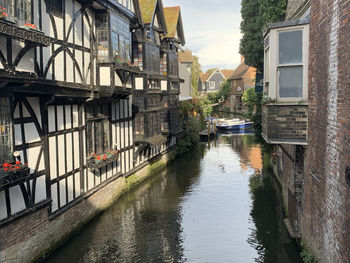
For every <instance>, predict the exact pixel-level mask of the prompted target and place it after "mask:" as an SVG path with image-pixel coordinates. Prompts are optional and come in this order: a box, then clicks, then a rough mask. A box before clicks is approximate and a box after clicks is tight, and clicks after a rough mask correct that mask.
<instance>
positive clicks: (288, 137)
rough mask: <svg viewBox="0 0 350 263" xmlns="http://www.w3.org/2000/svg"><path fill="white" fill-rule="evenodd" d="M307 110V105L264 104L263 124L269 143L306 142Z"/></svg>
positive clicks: (265, 136)
mask: <svg viewBox="0 0 350 263" xmlns="http://www.w3.org/2000/svg"><path fill="white" fill-rule="evenodd" d="M307 112H308V106H307V105H298V104H295V105H291V104H288V105H286V104H266V105H263V107H262V126H263V136H264V138H265V139H266V140H267V142H268V143H301V144H302V143H305V144H306V142H307Z"/></svg>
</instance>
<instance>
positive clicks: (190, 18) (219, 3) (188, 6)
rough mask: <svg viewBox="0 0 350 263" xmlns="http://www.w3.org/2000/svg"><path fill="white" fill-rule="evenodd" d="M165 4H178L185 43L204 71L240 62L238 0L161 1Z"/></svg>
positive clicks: (232, 65)
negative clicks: (197, 58)
mask: <svg viewBox="0 0 350 263" xmlns="http://www.w3.org/2000/svg"><path fill="white" fill-rule="evenodd" d="M163 2H164V6H173V5H179V6H180V7H181V13H182V19H183V24H184V31H185V38H186V46H187V47H188V48H190V49H191V50H192V51H193V53H194V54H195V55H197V56H198V57H199V61H200V63H201V65H202V68H203V70H206V69H208V68H210V67H220V68H235V67H236V66H237V65H238V64H239V62H240V55H239V41H240V38H241V33H240V29H239V26H240V21H241V17H240V0H192V1H188V0H163Z"/></svg>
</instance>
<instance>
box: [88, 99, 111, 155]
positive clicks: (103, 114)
mask: <svg viewBox="0 0 350 263" xmlns="http://www.w3.org/2000/svg"><path fill="white" fill-rule="evenodd" d="M86 114H87V122H86V131H87V150H88V156H90V155H91V154H94V153H96V154H102V153H105V152H107V150H110V149H111V145H110V134H109V104H90V105H87V106H86Z"/></svg>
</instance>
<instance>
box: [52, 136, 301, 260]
mask: <svg viewBox="0 0 350 263" xmlns="http://www.w3.org/2000/svg"><path fill="white" fill-rule="evenodd" d="M261 172H262V162H261V151H260V148H259V147H258V146H257V145H256V144H255V142H254V137H253V136H242V135H235V136H225V137H224V136H220V137H219V139H218V141H217V145H216V147H214V144H213V145H212V147H210V149H207V147H206V145H205V144H203V145H201V146H199V147H198V148H197V149H195V150H194V151H192V152H191V153H189V154H188V155H185V156H183V157H182V158H180V159H178V160H176V162H174V163H173V164H172V165H170V166H169V167H168V168H167V170H166V171H164V172H163V173H161V174H159V175H157V176H154V177H152V179H150V180H148V181H147V182H146V183H145V184H143V185H142V186H140V187H138V188H137V189H135V190H134V191H131V192H129V193H127V194H126V195H124V196H123V197H122V198H121V199H120V200H119V201H118V202H117V203H116V204H115V205H113V206H112V207H111V208H110V209H108V210H107V211H106V212H105V213H103V214H102V215H101V216H100V217H99V218H97V219H95V220H94V221H93V222H91V223H90V224H89V226H88V227H86V228H85V229H84V230H83V231H82V232H81V233H80V234H79V235H78V236H76V237H74V238H73V239H72V240H70V241H69V242H68V243H67V244H66V245H64V246H63V247H62V248H60V249H59V250H58V251H57V252H56V253H55V254H54V255H52V256H51V257H50V258H48V259H47V261H46V262H50V263H55V262H83V263H85V262H217V263H219V262H283V263H285V262H286V263H288V262H293V263H294V262H301V261H300V259H299V258H298V250H297V248H296V246H295V243H294V242H293V241H292V240H291V239H290V238H289V237H288V235H287V231H286V230H285V228H284V226H283V223H282V221H281V218H282V216H283V214H282V205H281V203H280V202H279V201H278V200H279V196H278V191H276V187H275V185H274V181H273V180H272V177H271V176H268V175H267V171H266V170H264V173H261Z"/></svg>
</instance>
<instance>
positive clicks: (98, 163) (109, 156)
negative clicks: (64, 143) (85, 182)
mask: <svg viewBox="0 0 350 263" xmlns="http://www.w3.org/2000/svg"><path fill="white" fill-rule="evenodd" d="M118 158H119V151H118V150H117V149H116V148H115V149H113V150H108V151H107V152H105V153H100V154H96V153H90V154H89V157H88V160H87V166H88V167H89V169H90V170H92V171H95V170H99V169H100V168H102V167H104V166H106V165H107V164H109V163H111V162H113V161H115V160H118Z"/></svg>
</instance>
